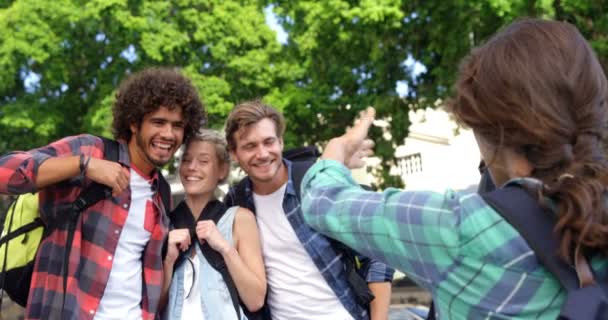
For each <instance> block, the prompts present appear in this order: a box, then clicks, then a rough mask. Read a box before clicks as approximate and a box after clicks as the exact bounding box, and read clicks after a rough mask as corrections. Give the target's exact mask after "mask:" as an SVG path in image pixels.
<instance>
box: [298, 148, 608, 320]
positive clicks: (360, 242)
mask: <svg viewBox="0 0 608 320" xmlns="http://www.w3.org/2000/svg"><path fill="white" fill-rule="evenodd" d="M512 183H517V182H512ZM302 194H303V199H302V210H303V213H304V217H305V220H306V222H307V223H308V224H310V225H311V226H312V227H313V228H315V229H316V230H318V231H319V232H321V233H323V234H327V235H329V236H331V237H333V238H336V239H338V240H340V241H342V242H344V243H345V244H347V245H349V246H351V247H353V248H354V249H355V250H357V251H359V252H361V253H362V254H364V255H367V256H369V257H372V258H376V259H378V260H380V261H384V262H386V263H387V264H389V265H391V266H393V267H395V268H396V269H398V270H401V271H403V272H404V273H405V274H407V275H408V276H409V277H411V278H412V279H413V280H414V281H415V282H416V283H417V284H418V285H420V286H421V287H424V288H426V289H427V290H429V291H430V292H431V294H432V296H433V299H434V301H435V304H436V309H437V310H436V311H437V312H438V316H439V317H440V318H441V319H555V318H556V317H557V315H558V314H559V310H560V308H561V306H562V304H563V302H564V299H565V296H566V292H565V290H564V289H562V287H561V286H560V284H559V282H558V281H557V279H556V278H555V277H554V276H553V275H552V274H550V273H549V272H548V271H547V270H546V269H545V268H543V267H542V266H541V265H540V262H539V261H538V260H537V259H536V257H535V255H534V253H533V252H532V250H531V249H530V247H529V246H528V245H527V244H526V242H525V240H524V239H523V238H522V237H521V236H520V235H519V233H518V232H517V231H516V230H515V229H514V228H513V227H512V226H511V225H510V224H509V223H507V222H506V221H505V220H504V219H503V218H502V217H501V216H500V215H499V214H498V213H497V212H496V211H494V209H492V208H491V207H490V206H489V205H487V204H486V203H485V202H484V201H483V199H482V198H481V197H480V196H479V195H477V194H475V193H473V194H462V193H458V192H455V191H452V190H447V191H446V192H444V193H436V192H430V191H403V190H399V189H394V188H389V189H386V190H385V191H384V192H382V193H376V192H367V191H364V190H362V189H361V188H360V187H359V186H358V185H357V183H356V182H355V181H354V180H353V178H352V176H351V174H350V171H349V170H348V169H347V168H346V167H344V166H343V165H342V164H340V163H338V162H336V161H331V160H322V161H319V162H317V163H316V164H315V166H313V167H312V168H311V169H310V170H308V172H307V174H306V176H305V177H304V180H303V182H302ZM607 262H608V261H607V260H606V259H594V260H593V261H592V266H593V269H594V270H595V271H596V276H598V277H599V278H605V277H606V273H607V271H606V269H607V267H608V265H607Z"/></svg>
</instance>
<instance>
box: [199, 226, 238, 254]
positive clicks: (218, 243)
mask: <svg viewBox="0 0 608 320" xmlns="http://www.w3.org/2000/svg"><path fill="white" fill-rule="evenodd" d="M196 237H197V238H198V239H199V240H200V241H201V243H204V242H205V241H206V242H207V243H209V245H210V246H211V248H212V249H213V250H215V251H217V252H219V253H221V254H225V253H227V252H228V251H230V249H231V248H232V245H231V244H230V243H228V241H227V240H226V239H224V237H223V236H222V234H221V233H220V231H219V230H218V229H217V226H216V225H215V223H214V222H213V221H211V220H203V221H199V222H198V223H197V224H196Z"/></svg>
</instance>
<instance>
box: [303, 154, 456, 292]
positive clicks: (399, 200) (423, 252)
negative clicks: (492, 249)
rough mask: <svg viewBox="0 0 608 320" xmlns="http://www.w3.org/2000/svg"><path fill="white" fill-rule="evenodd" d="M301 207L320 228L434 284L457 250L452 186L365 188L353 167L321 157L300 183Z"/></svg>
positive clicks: (362, 252) (416, 277) (305, 215)
mask: <svg viewBox="0 0 608 320" xmlns="http://www.w3.org/2000/svg"><path fill="white" fill-rule="evenodd" d="M302 190H303V193H302V194H303V195H304V196H303V201H302V212H303V214H304V217H305V219H306V222H307V223H308V224H310V225H311V226H312V227H313V228H315V229H316V230H318V231H319V232H321V233H323V234H326V235H328V236H330V237H333V238H336V239H338V240H339V241H341V242H343V243H345V244H347V245H348V246H351V247H352V248H354V249H355V250H356V251H358V252H360V253H361V254H363V255H365V256H368V257H371V258H374V259H377V260H379V261H382V262H385V263H387V264H388V265H390V266H393V267H395V268H397V269H399V270H401V271H403V272H405V273H407V274H408V275H410V276H411V277H412V278H413V280H415V281H416V282H418V283H419V284H420V285H422V286H424V287H427V288H430V284H431V283H432V282H433V281H435V280H437V279H438V278H439V277H440V275H441V274H442V273H443V272H444V271H446V270H447V269H448V267H449V266H451V265H452V264H453V263H454V261H455V259H456V257H457V256H458V252H459V245H460V244H459V241H460V238H459V225H460V218H459V216H460V215H459V208H460V205H459V198H458V197H457V196H456V194H455V193H454V192H452V191H447V192H446V193H444V194H441V193H435V192H426V191H424V192H418V191H416V192H408V191H403V190H398V189H394V188H389V189H386V190H385V191H384V192H382V193H378V192H370V191H365V190H362V189H361V188H360V187H359V186H358V184H357V183H356V182H355V181H354V180H353V178H352V176H351V174H350V171H349V170H348V169H347V168H346V167H344V166H343V165H342V164H341V163H339V162H336V161H331V160H322V161H319V162H317V163H316V164H315V165H314V166H313V167H312V168H311V169H310V170H308V172H307V174H306V175H305V177H304V179H303V183H302Z"/></svg>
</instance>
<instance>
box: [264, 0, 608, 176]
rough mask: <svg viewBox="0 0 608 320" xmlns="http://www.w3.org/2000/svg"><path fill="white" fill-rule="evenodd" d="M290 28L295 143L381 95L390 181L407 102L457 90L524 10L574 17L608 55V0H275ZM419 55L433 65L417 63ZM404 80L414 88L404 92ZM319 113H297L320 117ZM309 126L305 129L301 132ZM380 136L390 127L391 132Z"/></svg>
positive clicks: (317, 137) (329, 132) (319, 137)
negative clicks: (482, 51)
mask: <svg viewBox="0 0 608 320" xmlns="http://www.w3.org/2000/svg"><path fill="white" fill-rule="evenodd" d="M273 5H275V6H276V7H275V10H274V11H275V12H276V13H277V15H278V16H279V17H280V21H281V24H282V26H283V27H284V28H285V30H286V31H287V33H288V34H289V41H288V43H287V45H286V51H287V52H288V55H289V58H290V59H293V64H294V65H295V64H298V65H299V66H300V67H301V68H302V70H301V71H300V72H298V73H297V75H299V78H298V79H297V80H296V81H295V82H293V83H290V84H289V85H288V86H289V88H288V89H286V90H284V91H286V92H294V94H290V95H288V96H287V97H283V98H282V100H280V102H281V103H283V104H282V106H283V108H285V110H289V112H287V117H288V119H289V120H288V123H289V124H290V126H291V130H297V132H299V134H298V135H297V136H296V135H294V136H293V138H294V140H296V141H297V143H302V142H303V141H325V140H326V139H328V138H329V137H331V136H334V135H336V134H339V133H340V132H342V131H343V129H344V127H345V126H346V125H348V123H349V119H351V117H352V116H353V113H352V112H348V110H347V109H348V108H347V106H348V105H350V106H351V108H352V109H351V110H361V109H362V108H365V107H366V106H367V105H373V106H375V107H376V109H377V110H378V116H379V117H380V118H384V119H387V120H388V123H389V127H388V132H389V133H390V135H387V134H386V132H382V130H377V131H376V132H374V136H375V141H376V143H377V147H376V153H377V154H379V155H380V156H381V157H382V159H383V163H382V164H383V167H384V170H383V171H382V173H383V177H384V180H383V184H384V185H396V184H398V183H399V181H398V179H395V177H390V176H389V175H388V170H387V169H388V168H389V167H390V166H391V165H392V164H394V159H393V152H394V147H395V146H396V145H399V144H401V143H402V141H403V138H404V137H405V136H406V135H407V127H408V112H409V111H410V110H412V109H416V108H426V107H434V106H436V104H435V102H436V101H437V99H445V98H447V97H449V95H450V94H451V88H452V83H453V81H454V78H455V75H456V72H457V69H458V65H459V61H460V60H461V59H462V58H463V57H464V56H465V55H466V54H467V53H468V52H469V51H470V50H471V48H473V47H474V46H477V45H479V44H480V43H482V42H483V41H485V40H486V39H487V38H488V37H489V36H491V35H492V34H494V33H495V32H496V31H497V30H498V29H500V28H501V27H502V26H504V25H506V24H508V23H510V22H511V21H513V20H514V19H517V18H518V17H526V16H528V17H542V18H550V19H559V20H567V21H570V22H572V23H574V24H575V25H577V27H579V28H580V29H581V30H582V32H583V34H584V35H585V36H586V37H587V38H588V39H590V41H591V42H592V45H593V46H594V48H595V49H596V50H597V52H598V54H599V56H600V59H602V61H606V59H607V58H608V41H607V40H606V39H607V38H606V31H608V26H607V23H608V16H606V15H605V14H604V13H603V12H605V10H604V9H605V7H606V1H580V0H538V1H534V0H479V1H469V0H467V1H463V0H456V1H428V0H424V1H423V0H409V1H408V0H403V1H397V0H383V1H372V0H361V1H346V0H320V1H319V0H301V1H275V2H273ZM412 60H414V61H418V62H420V63H421V64H423V65H424V66H425V67H426V72H423V73H420V74H417V73H413V72H412V71H413V65H415V64H411V63H410V64H408V63H406V61H410V62H411V61H412ZM397 81H401V82H402V83H405V84H407V87H408V88H409V90H408V93H407V95H406V96H405V97H403V98H401V97H399V96H398V93H397V91H396V87H395V84H396V82H397ZM314 115H320V116H319V121H316V122H309V121H297V119H302V118H306V119H312V118H314ZM300 132H301V133H300ZM381 136H385V137H390V139H383V138H381Z"/></svg>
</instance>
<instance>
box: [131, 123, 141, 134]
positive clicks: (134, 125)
mask: <svg viewBox="0 0 608 320" xmlns="http://www.w3.org/2000/svg"><path fill="white" fill-rule="evenodd" d="M129 128H131V134H136V133H137V131H139V126H138V125H137V123H135V122H133V123H131V125H130V126H129Z"/></svg>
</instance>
